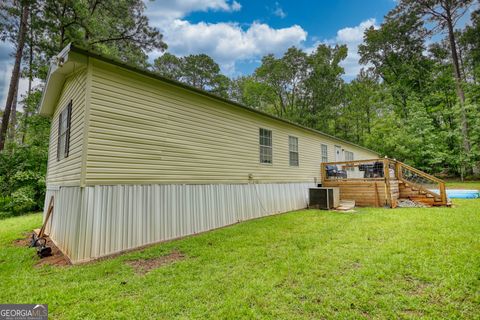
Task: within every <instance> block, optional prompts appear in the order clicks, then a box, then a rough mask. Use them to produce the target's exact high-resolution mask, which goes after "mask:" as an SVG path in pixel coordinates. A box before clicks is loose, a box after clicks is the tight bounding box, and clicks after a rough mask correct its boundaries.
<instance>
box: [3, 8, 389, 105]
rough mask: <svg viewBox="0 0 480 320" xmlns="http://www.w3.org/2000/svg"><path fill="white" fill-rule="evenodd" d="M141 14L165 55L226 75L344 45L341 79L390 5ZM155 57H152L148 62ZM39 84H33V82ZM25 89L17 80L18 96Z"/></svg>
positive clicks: (6, 50) (6, 54)
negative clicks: (295, 53) (213, 64)
mask: <svg viewBox="0 0 480 320" xmlns="http://www.w3.org/2000/svg"><path fill="white" fill-rule="evenodd" d="M145 3H146V6H147V8H146V14H147V16H148V17H149V19H150V22H151V24H152V25H154V26H156V27H157V28H159V29H160V31H161V32H162V33H163V34H164V37H165V41H166V42H167V44H168V46H169V49H168V52H170V53H173V54H175V55H178V56H183V55H187V54H197V53H206V54H208V55H210V56H212V57H213V58H214V59H215V60H216V61H217V62H218V63H219V64H220V66H221V68H222V71H223V72H224V73H226V74H227V75H229V76H238V75H242V74H249V73H251V72H252V71H253V70H254V69H255V68H256V67H257V66H258V65H259V61H260V59H261V57H262V56H264V55H266V54H268V53H274V54H276V55H277V56H281V55H282V54H283V52H285V50H286V49H287V48H289V47H290V46H293V45H294V46H297V47H299V48H302V49H303V50H305V51H307V52H309V51H311V50H313V48H315V47H316V45H318V44H319V43H329V44H336V43H339V44H346V45H347V46H348V48H349V56H348V58H347V59H346V61H345V62H344V64H343V66H344V68H345V72H346V75H345V79H346V80H347V81H348V80H350V79H353V78H354V77H355V75H356V74H357V73H358V71H359V70H360V67H361V66H360V65H359V64H358V53H357V46H358V44H360V43H361V41H362V36H363V31H364V30H365V28H368V27H370V26H372V25H373V26H378V25H379V24H380V23H381V22H382V20H383V16H384V15H385V14H386V13H387V12H388V11H389V10H390V9H392V8H393V7H394V6H395V1H394V0H365V1H362V0H330V1H326V0H317V1H306V0H296V1H281V0H279V1H259V0H257V1H253V0H156V1H149V0H146V1H145ZM11 51H12V49H11V46H10V45H8V44H5V43H0V102H1V105H2V108H3V106H4V104H5V96H6V93H7V90H8V84H9V81H10V73H11V69H12V64H13V61H12V58H11V56H10V53H11ZM160 54H161V53H160V52H151V53H150V59H152V60H153V59H154V58H155V57H157V56H159V55H160ZM37 83H38V82H37ZM25 89H26V81H25V80H22V82H21V83H20V88H19V91H20V93H23V92H24V91H25Z"/></svg>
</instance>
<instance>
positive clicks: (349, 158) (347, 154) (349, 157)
mask: <svg viewBox="0 0 480 320" xmlns="http://www.w3.org/2000/svg"><path fill="white" fill-rule="evenodd" d="M353 160H354V159H353V152H351V151H345V161H353Z"/></svg>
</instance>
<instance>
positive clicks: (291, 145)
mask: <svg viewBox="0 0 480 320" xmlns="http://www.w3.org/2000/svg"><path fill="white" fill-rule="evenodd" d="M288 152H289V161H290V166H292V167H298V138H297V137H292V136H289V137H288Z"/></svg>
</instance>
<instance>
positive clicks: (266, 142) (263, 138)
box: [258, 128, 273, 165]
mask: <svg viewBox="0 0 480 320" xmlns="http://www.w3.org/2000/svg"><path fill="white" fill-rule="evenodd" d="M258 140H259V156H260V159H259V160H260V163H261V164H267V165H272V164H273V132H272V130H270V129H266V128H259V130H258Z"/></svg>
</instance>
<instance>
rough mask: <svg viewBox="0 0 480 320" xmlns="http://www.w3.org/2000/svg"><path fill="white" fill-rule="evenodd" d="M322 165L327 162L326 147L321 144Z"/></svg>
mask: <svg viewBox="0 0 480 320" xmlns="http://www.w3.org/2000/svg"><path fill="white" fill-rule="evenodd" d="M320 150H321V151H320V152H321V156H322V163H325V162H328V145H326V144H324V143H322V144H321V146H320Z"/></svg>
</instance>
